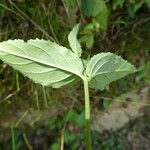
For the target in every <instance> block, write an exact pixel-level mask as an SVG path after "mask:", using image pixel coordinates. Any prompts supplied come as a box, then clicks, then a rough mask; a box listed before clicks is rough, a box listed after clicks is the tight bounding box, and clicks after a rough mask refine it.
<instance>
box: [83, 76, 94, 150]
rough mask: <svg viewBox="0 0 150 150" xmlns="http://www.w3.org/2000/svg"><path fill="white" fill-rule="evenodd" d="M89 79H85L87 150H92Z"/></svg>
mask: <svg viewBox="0 0 150 150" xmlns="http://www.w3.org/2000/svg"><path fill="white" fill-rule="evenodd" d="M88 82H89V81H88V78H87V77H85V78H84V95H85V138H86V141H85V149H86V150H92V143H91V118H90V98H89V85H88Z"/></svg>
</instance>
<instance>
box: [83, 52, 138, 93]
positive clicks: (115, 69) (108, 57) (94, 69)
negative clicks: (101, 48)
mask: <svg viewBox="0 0 150 150" xmlns="http://www.w3.org/2000/svg"><path fill="white" fill-rule="evenodd" d="M134 72H136V68H135V67H134V66H133V65H131V64H130V63H128V62H127V61H126V60H124V59H123V58H121V57H120V56H117V55H115V54H112V53H101V54H98V55H95V56H93V57H92V58H91V60H90V61H89V62H88V64H87V67H86V74H87V76H88V77H89V78H90V87H92V88H97V89H100V90H103V89H104V88H106V86H107V85H109V83H111V82H112V81H115V80H118V79H120V78H122V77H124V76H126V75H128V74H130V73H134Z"/></svg>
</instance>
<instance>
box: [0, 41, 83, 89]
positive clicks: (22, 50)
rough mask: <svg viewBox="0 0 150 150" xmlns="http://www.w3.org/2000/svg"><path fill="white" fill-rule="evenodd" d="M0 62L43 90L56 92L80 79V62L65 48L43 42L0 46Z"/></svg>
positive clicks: (5, 42)
mask: <svg viewBox="0 0 150 150" xmlns="http://www.w3.org/2000/svg"><path fill="white" fill-rule="evenodd" d="M0 59H1V60H3V61H4V62H5V63H7V64H9V65H10V66H12V67H13V68H14V69H16V70H18V71H20V72H21V73H22V74H24V75H25V76H27V77H28V78H30V79H32V80H33V81H34V82H36V83H40V84H42V85H44V86H51V87H54V88H59V87H62V86H65V85H68V84H71V83H74V82H77V81H78V80H79V77H82V72H83V64H82V62H81V60H80V59H79V58H78V57H76V56H75V55H74V53H72V52H71V51H70V50H68V49H67V48H65V47H62V46H59V45H58V44H56V43H53V42H51V41H45V40H39V39H35V40H29V41H27V42H24V41H23V40H8V41H4V42H1V43H0Z"/></svg>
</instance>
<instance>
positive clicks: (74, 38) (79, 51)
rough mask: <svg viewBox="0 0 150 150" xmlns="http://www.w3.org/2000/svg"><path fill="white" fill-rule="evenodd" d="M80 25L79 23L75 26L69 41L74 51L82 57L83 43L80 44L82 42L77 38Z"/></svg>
mask: <svg viewBox="0 0 150 150" xmlns="http://www.w3.org/2000/svg"><path fill="white" fill-rule="evenodd" d="M79 27H80V24H77V25H75V26H74V28H73V29H72V31H71V32H70V33H69V35H68V41H69V45H70V47H71V49H72V51H73V52H74V53H75V54H76V55H77V56H78V57H81V54H82V49H81V45H80V43H79V41H78V39H77V34H78V32H79Z"/></svg>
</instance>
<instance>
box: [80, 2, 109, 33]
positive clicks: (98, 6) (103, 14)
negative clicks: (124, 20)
mask: <svg viewBox="0 0 150 150" xmlns="http://www.w3.org/2000/svg"><path fill="white" fill-rule="evenodd" d="M82 10H83V14H84V15H85V16H93V17H94V18H95V20H96V21H97V22H98V23H99V24H100V27H101V28H102V29H104V30H106V29H107V24H108V16H109V10H108V8H107V5H106V4H105V1H104V0H82Z"/></svg>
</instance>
